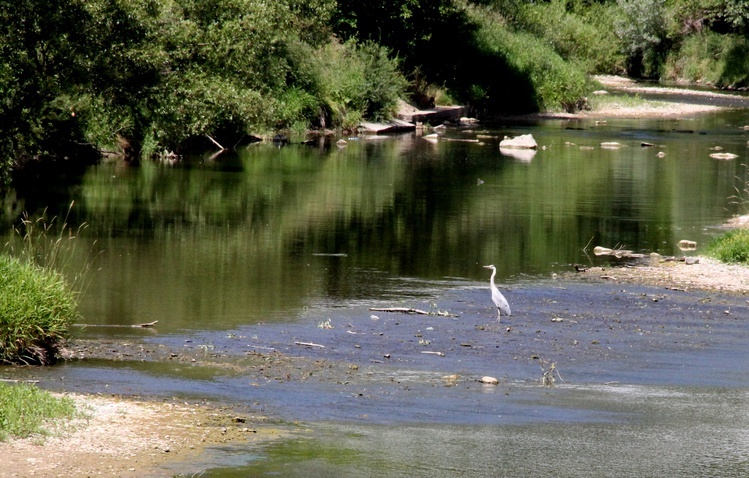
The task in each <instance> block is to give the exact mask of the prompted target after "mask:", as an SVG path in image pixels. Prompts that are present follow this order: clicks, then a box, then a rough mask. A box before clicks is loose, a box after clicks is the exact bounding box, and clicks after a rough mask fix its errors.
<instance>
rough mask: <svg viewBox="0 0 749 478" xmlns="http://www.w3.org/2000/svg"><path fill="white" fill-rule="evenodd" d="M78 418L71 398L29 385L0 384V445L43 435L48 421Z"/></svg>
mask: <svg viewBox="0 0 749 478" xmlns="http://www.w3.org/2000/svg"><path fill="white" fill-rule="evenodd" d="M76 414H77V411H76V408H75V404H74V403H73V401H72V400H71V399H70V398H65V397H63V398H57V397H54V396H52V395H51V394H50V393H49V392H45V391H43V390H39V389H38V388H36V387H35V386H33V385H28V384H13V385H9V384H2V383H0V441H4V440H6V439H7V438H8V437H11V436H12V437H16V438H25V437H28V436H30V435H35V434H41V435H46V434H48V433H49V432H50V425H51V423H50V422H51V421H52V422H53V421H55V420H57V419H69V418H73V417H75V416H76Z"/></svg>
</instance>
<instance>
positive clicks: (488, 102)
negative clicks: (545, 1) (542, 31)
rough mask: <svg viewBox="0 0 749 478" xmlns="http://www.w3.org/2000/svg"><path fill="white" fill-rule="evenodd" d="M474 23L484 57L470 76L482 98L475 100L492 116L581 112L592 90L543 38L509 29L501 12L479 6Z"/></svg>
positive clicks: (476, 91)
mask: <svg viewBox="0 0 749 478" xmlns="http://www.w3.org/2000/svg"><path fill="white" fill-rule="evenodd" d="M471 18H472V19H473V20H474V21H475V22H476V24H477V25H478V26H479V27H478V30H477V32H476V48H477V49H478V50H479V51H480V52H481V55H483V58H479V59H477V60H476V65H474V68H476V69H475V71H474V73H475V74H474V75H472V76H470V77H469V78H473V79H474V90H473V91H474V95H476V96H477V97H474V98H473V101H475V102H483V104H484V108H483V109H486V110H489V111H505V112H511V113H522V112H528V111H539V110H546V109H548V110H559V109H564V110H567V111H574V110H576V109H578V108H579V106H580V101H581V99H582V98H583V97H584V96H585V95H586V93H587V91H588V90H589V86H588V80H587V77H586V75H585V73H584V72H583V71H582V70H580V69H579V68H577V67H575V66H574V65H572V64H570V63H567V62H565V61H564V60H563V59H562V57H560V56H559V54H557V52H556V51H554V49H553V48H551V47H550V46H549V45H548V43H546V42H545V41H544V40H543V39H540V38H538V37H536V36H534V35H532V34H530V33H527V32H522V31H520V32H517V31H513V30H511V29H510V28H508V27H507V26H506V25H505V24H504V23H503V22H502V21H501V20H500V19H498V15H497V13H496V12H492V11H490V10H488V9H486V8H479V7H476V8H473V9H471ZM490 65H491V66H490Z"/></svg>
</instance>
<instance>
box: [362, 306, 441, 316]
mask: <svg viewBox="0 0 749 478" xmlns="http://www.w3.org/2000/svg"><path fill="white" fill-rule="evenodd" d="M369 310H373V311H376V312H400V313H403V314H422V315H430V314H429V312H427V311H425V310H421V309H411V308H409V307H370V308H369Z"/></svg>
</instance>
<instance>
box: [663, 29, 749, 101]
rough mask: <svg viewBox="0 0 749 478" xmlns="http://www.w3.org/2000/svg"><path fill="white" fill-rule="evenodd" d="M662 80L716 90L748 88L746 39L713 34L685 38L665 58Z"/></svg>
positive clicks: (748, 72)
mask: <svg viewBox="0 0 749 478" xmlns="http://www.w3.org/2000/svg"><path fill="white" fill-rule="evenodd" d="M664 76H665V77H666V78H669V79H673V80H678V79H683V80H689V81H702V82H706V83H709V84H713V85H715V86H717V87H719V88H725V87H745V86H749V39H747V38H746V37H743V36H740V35H719V34H717V33H713V32H703V33H695V34H692V35H689V36H687V37H686V38H684V40H683V41H682V44H681V47H680V48H679V49H678V50H675V51H673V52H672V53H671V54H670V55H669V57H668V61H667V62H666V69H665V72H664Z"/></svg>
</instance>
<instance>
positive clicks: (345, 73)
mask: <svg viewBox="0 0 749 478" xmlns="http://www.w3.org/2000/svg"><path fill="white" fill-rule="evenodd" d="M290 51H291V58H292V63H293V65H294V68H293V70H294V77H293V81H294V83H293V84H295V85H299V86H300V87H302V88H304V89H306V90H307V91H309V92H310V93H311V94H313V95H315V96H316V98H317V107H316V108H315V107H312V102H311V101H309V98H304V97H302V95H300V94H296V95H294V96H292V97H291V98H292V99H294V100H295V101H294V102H293V103H296V104H299V106H300V107H299V111H300V112H302V113H303V115H304V116H307V117H309V116H310V115H312V116H314V115H315V113H316V114H317V118H313V120H317V121H316V122H317V124H318V125H319V126H333V127H343V128H345V129H350V128H355V127H356V126H357V125H358V123H359V121H361V120H362V119H363V118H369V119H374V120H383V119H387V118H390V117H392V115H393V113H394V112H395V108H396V106H397V102H398V98H401V97H402V96H403V94H404V92H405V89H406V86H407V83H406V80H405V78H404V77H403V75H402V74H401V73H400V72H399V70H398V66H399V63H398V60H397V59H393V58H390V56H389V50H388V49H387V48H385V47H383V46H380V45H378V44H376V43H373V42H364V43H362V44H359V43H357V42H356V41H355V40H348V41H346V42H344V43H339V42H335V41H333V42H330V43H328V44H327V45H325V46H324V47H322V48H319V49H312V48H311V47H309V46H308V45H305V44H296V45H295V46H294V47H292V48H291V50H290ZM300 98H301V99H302V100H303V101H300ZM287 101H288V98H287ZM287 104H288V103H287ZM320 123H322V124H320Z"/></svg>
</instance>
